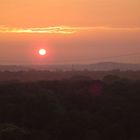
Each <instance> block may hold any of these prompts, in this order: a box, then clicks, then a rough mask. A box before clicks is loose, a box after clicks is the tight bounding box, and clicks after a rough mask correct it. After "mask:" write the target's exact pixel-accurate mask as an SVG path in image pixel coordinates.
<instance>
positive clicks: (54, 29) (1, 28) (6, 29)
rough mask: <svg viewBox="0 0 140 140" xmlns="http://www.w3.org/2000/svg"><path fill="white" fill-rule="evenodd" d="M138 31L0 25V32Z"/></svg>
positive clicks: (72, 32) (135, 29) (114, 28)
mask: <svg viewBox="0 0 140 140" xmlns="http://www.w3.org/2000/svg"><path fill="white" fill-rule="evenodd" d="M95 30H102V31H140V27H137V28H123V27H104V26H95V27H71V26H53V27H38V28H36V27H35V28H16V27H7V26H0V33H39V34H74V33H77V32H81V31H95Z"/></svg>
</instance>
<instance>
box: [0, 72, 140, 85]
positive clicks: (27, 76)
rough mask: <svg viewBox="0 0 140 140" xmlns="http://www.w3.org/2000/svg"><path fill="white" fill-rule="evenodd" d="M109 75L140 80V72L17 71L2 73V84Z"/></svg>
mask: <svg viewBox="0 0 140 140" xmlns="http://www.w3.org/2000/svg"><path fill="white" fill-rule="evenodd" d="M107 75H116V76H118V77H121V78H126V79H131V80H140V71H131V70H129V71H120V70H112V71H88V70H85V71H74V70H73V71H36V70H31V71H17V72H10V71H4V72H0V82H2V83H3V82H5V81H6V82H7V81H18V82H28V81H40V80H68V79H82V80H87V79H88V80H98V79H99V80H102V79H103V78H104V77H105V76H107Z"/></svg>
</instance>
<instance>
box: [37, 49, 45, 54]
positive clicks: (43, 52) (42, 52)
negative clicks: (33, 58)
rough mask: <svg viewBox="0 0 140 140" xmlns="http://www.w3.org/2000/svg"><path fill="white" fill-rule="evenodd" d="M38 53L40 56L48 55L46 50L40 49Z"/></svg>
mask: <svg viewBox="0 0 140 140" xmlns="http://www.w3.org/2000/svg"><path fill="white" fill-rule="evenodd" d="M38 53H39V55H41V56H44V55H46V53H47V51H46V50H45V49H40V50H39V52H38Z"/></svg>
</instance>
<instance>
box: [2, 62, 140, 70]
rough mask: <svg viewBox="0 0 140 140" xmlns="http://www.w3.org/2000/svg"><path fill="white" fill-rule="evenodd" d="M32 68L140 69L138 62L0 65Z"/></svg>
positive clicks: (17, 68) (21, 68)
mask: <svg viewBox="0 0 140 140" xmlns="http://www.w3.org/2000/svg"><path fill="white" fill-rule="evenodd" d="M32 70H50V71H61V70H65V71H67V70H68V71H71V70H73V71H79V70H80V71H83V70H90V71H110V70H121V71H127V70H134V71H138V70H140V64H127V63H114V62H102V63H96V64H75V65H70V64H67V65H62V64H61V65H0V71H32Z"/></svg>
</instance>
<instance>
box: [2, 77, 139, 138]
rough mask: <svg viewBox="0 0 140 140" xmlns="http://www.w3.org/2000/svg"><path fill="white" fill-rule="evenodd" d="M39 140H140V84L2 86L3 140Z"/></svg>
mask: <svg viewBox="0 0 140 140" xmlns="http://www.w3.org/2000/svg"><path fill="white" fill-rule="evenodd" d="M39 139H40V140H140V81H138V80H137V81H136V80H135V81H134V80H126V79H122V78H119V77H116V76H107V77H105V78H104V79H103V80H102V81H98V80H89V79H87V80H86V79H84V80H83V79H80V80H79V79H71V80H59V81H40V82H25V83H16V82H8V83H3V84H0V140H39Z"/></svg>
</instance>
